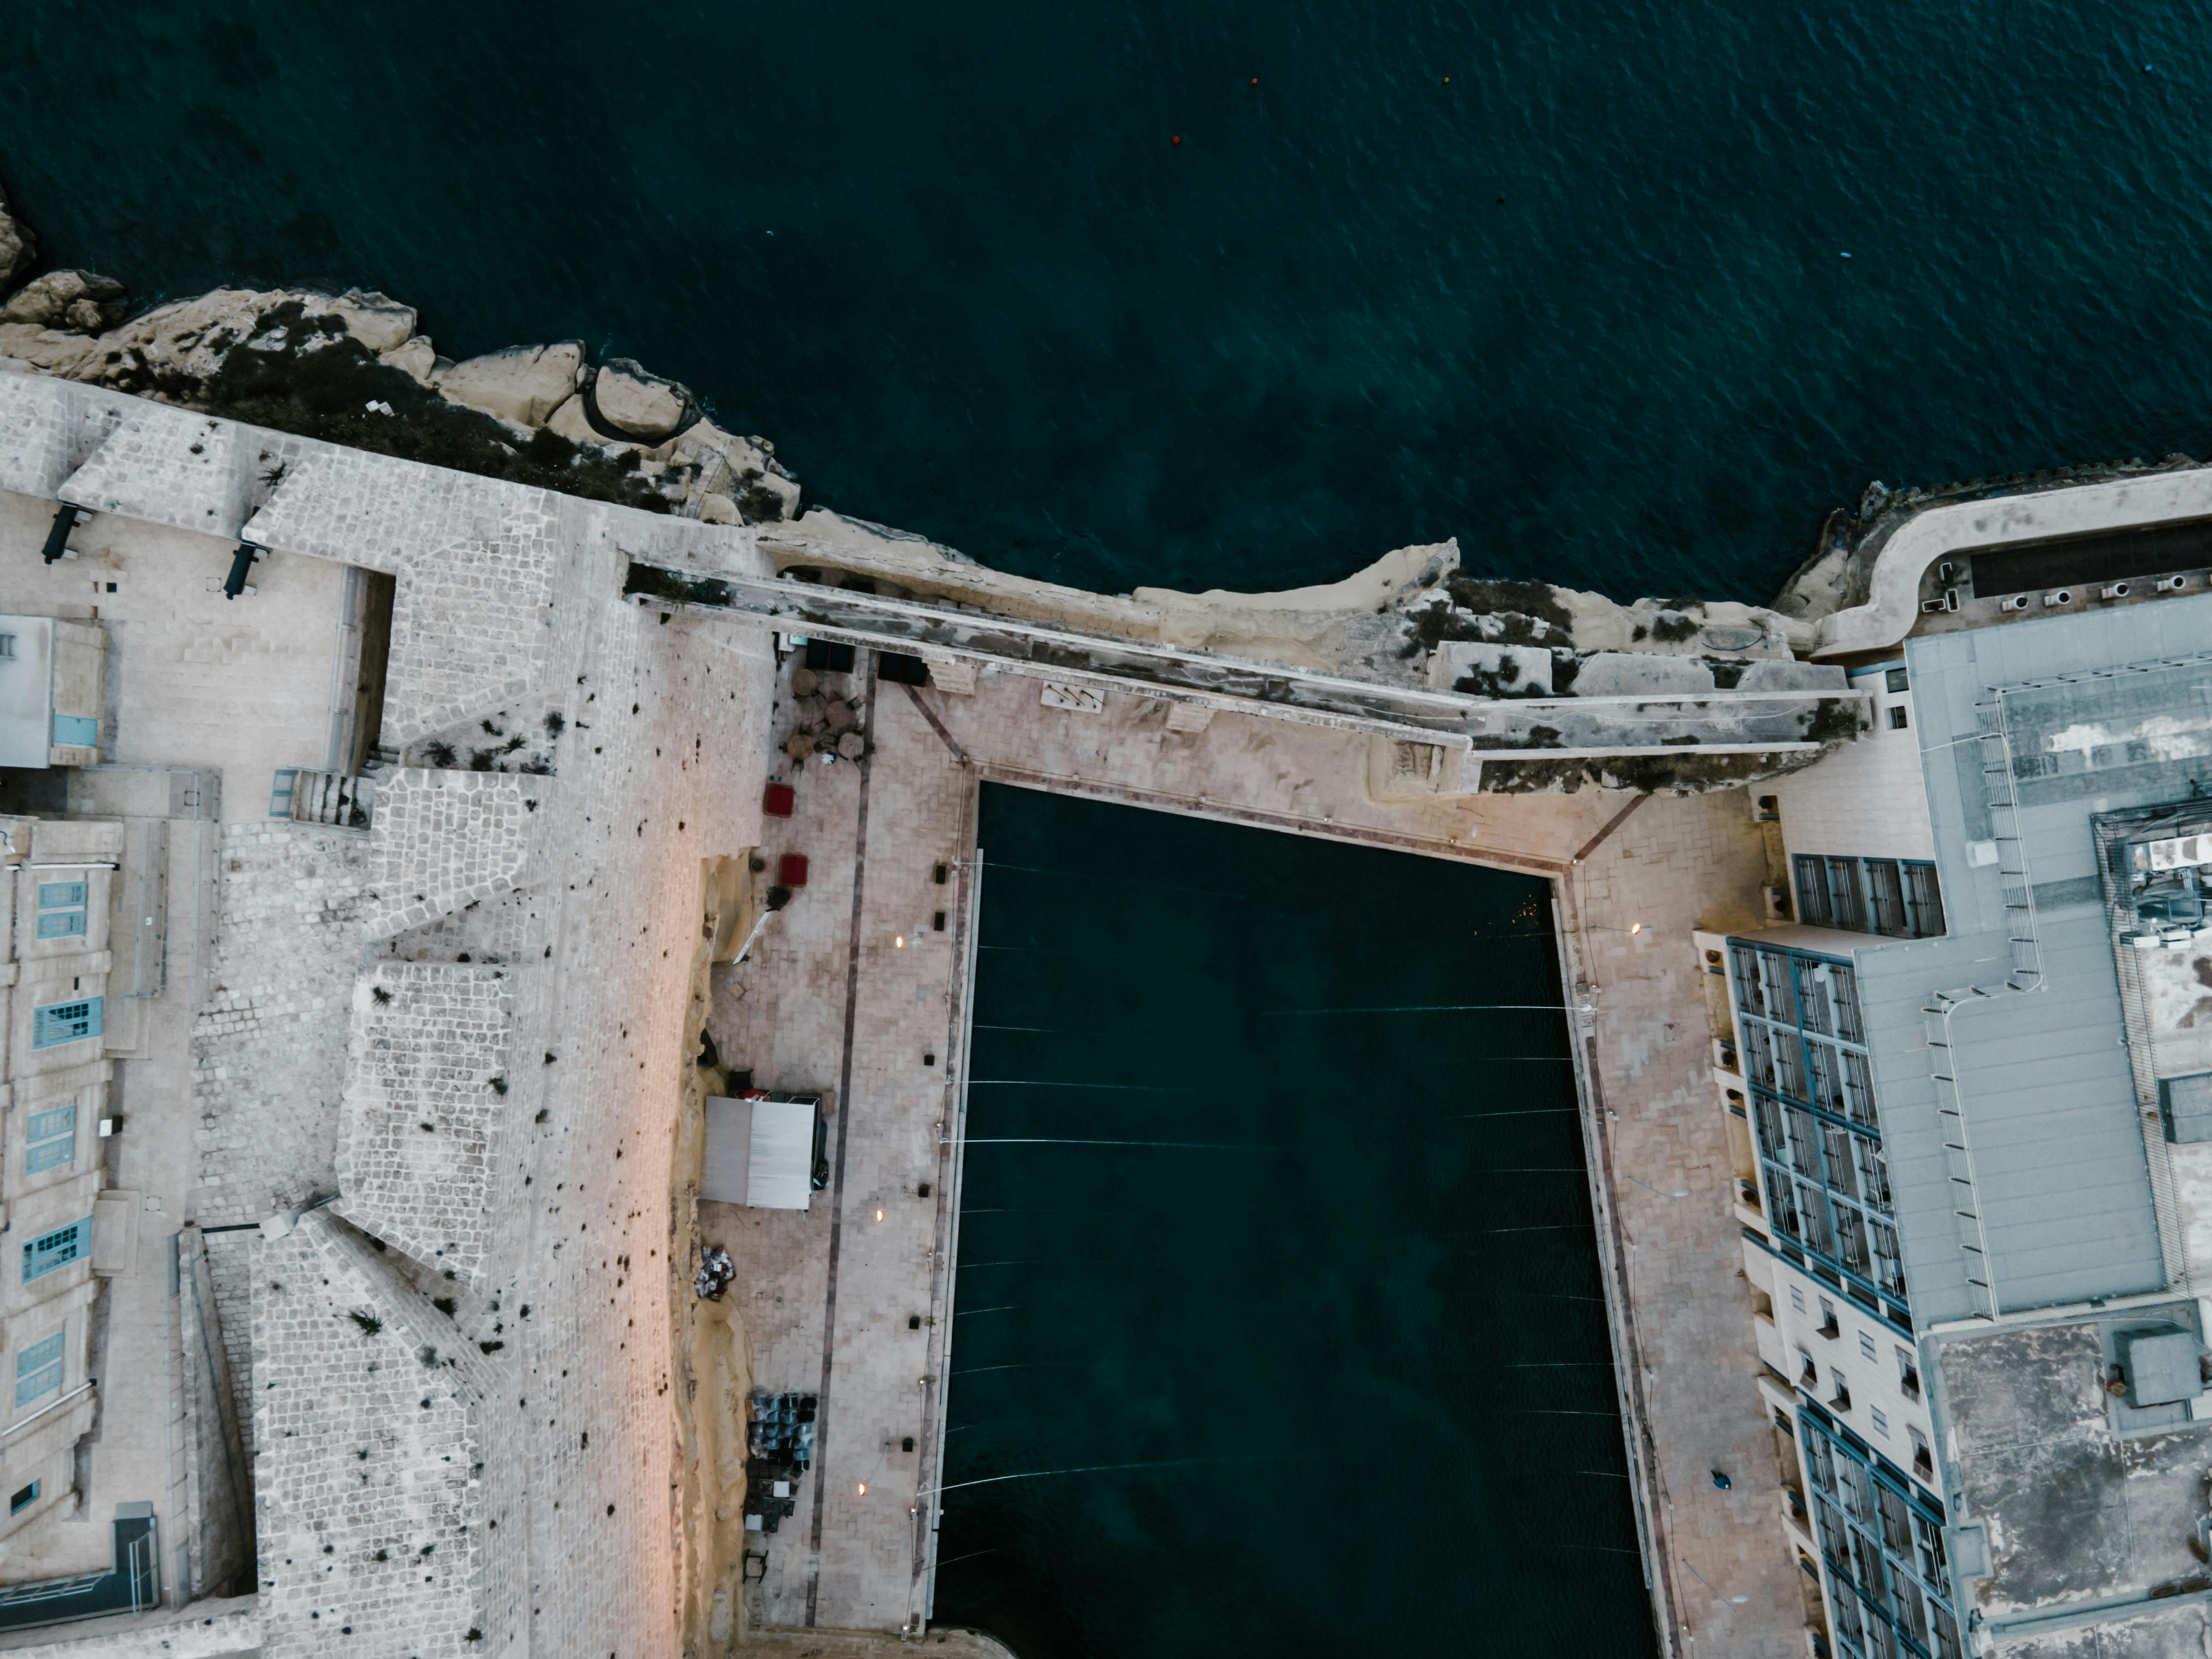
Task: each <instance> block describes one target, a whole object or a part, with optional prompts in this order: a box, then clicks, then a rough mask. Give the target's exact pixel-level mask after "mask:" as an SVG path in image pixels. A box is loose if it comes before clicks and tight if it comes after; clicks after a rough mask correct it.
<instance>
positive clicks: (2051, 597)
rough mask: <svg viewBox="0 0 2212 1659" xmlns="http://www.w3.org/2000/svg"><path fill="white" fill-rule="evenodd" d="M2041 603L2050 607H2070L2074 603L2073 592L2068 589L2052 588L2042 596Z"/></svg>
mask: <svg viewBox="0 0 2212 1659" xmlns="http://www.w3.org/2000/svg"><path fill="white" fill-rule="evenodd" d="M2043 602H2044V604H2045V605H2071V604H2073V603H2074V590H2073V589H2072V588H2070V587H2054V588H2053V589H2051V592H2048V593H2045V595H2044V596H2043Z"/></svg>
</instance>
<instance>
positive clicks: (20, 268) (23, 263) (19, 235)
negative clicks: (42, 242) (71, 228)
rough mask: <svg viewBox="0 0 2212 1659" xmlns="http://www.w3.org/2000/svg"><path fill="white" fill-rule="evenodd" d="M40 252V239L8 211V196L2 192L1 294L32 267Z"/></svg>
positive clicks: (0, 240)
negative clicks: (32, 262)
mask: <svg viewBox="0 0 2212 1659" xmlns="http://www.w3.org/2000/svg"><path fill="white" fill-rule="evenodd" d="M38 253H39V243H38V239H37V238H36V237H34V236H33V235H32V234H31V231H30V227H29V226H27V225H26V224H24V223H22V222H21V221H20V220H18V219H17V218H16V217H15V216H14V215H13V214H11V213H9V211H8V197H6V195H5V194H0V294H5V293H6V292H7V291H8V289H9V287H10V286H11V285H13V283H15V279H16V278H17V277H19V276H21V275H22V274H23V273H24V272H25V271H27V270H29V269H30V268H31V261H32V260H33V259H34V258H37V257H38Z"/></svg>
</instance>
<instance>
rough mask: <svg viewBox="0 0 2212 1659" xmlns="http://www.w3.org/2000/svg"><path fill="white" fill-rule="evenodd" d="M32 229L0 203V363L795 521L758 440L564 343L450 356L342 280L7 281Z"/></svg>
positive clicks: (618, 492) (610, 489)
mask: <svg viewBox="0 0 2212 1659" xmlns="http://www.w3.org/2000/svg"><path fill="white" fill-rule="evenodd" d="M37 246H38V245H37V239H36V238H35V237H34V236H33V234H31V233H30V231H29V230H28V229H27V228H26V227H24V226H23V225H22V224H21V222H20V221H19V220H17V219H15V217H14V216H12V215H11V214H10V213H9V210H8V208H7V204H6V202H5V200H4V198H0V301H4V303H0V358H5V359H13V360H14V361H15V362H16V363H20V364H21V365H22V366H24V367H25V368H31V369H35V370H37V371H38V372H40V373H41V374H52V375H55V376H58V377H59V378H61V379H64V380H77V381H81V382H83V383H85V384H87V385H94V386H108V387H112V389H114V390H115V391H118V392H132V393H135V394H137V395H138V396H140V397H146V398H158V399H160V400H161V401H162V402H165V403H172V404H179V405H181V406H183V407H185V408H190V409H197V410H204V411H205V412H207V413H209V414H212V415H222V416H228V417H229V418H231V419H234V420H240V421H245V422H251V423H252V424H253V425H256V426H264V427H268V428H273V429H275V430H276V431H281V432H291V433H296V434H299V435H302V436H305V437H312V438H319V439H322V440H324V441H328V442H331V443H338V444H343V445H345V446H347V447H350V448H356V449H366V450H370V451H373V452H375V453H380V454H387V455H398V456H402V457H404V458H406V459H410V460H419V461H425V462H428V463H431V464H433V465H439V466H447V467H452V468H454V469H456V470H458V471H466V472H475V473H480V474H483V475H486V476H489V477H500V478H507V479H511V480H513V481H514V482H516V483H530V484H535V485H538V486H540V487H543V488H547V489H559V490H562V491H564V492H566V493H568V494H570V495H583V496H586V497H589V498H591V499H593V500H598V501H618V502H621V503H623V505H626V506H630V507H645V508H647V509H649V510H652V511H654V512H661V513H675V514H678V515H679V516H683V517H687V518H694V519H700V520H705V521H706V522H708V523H713V524H769V523H775V522H779V521H781V520H786V519H789V518H793V517H795V516H797V513H798V511H799V485H798V484H797V483H796V482H795V481H794V480H793V478H792V477H791V476H790V474H789V473H788V472H787V471H785V470H784V468H783V467H782V466H781V465H780V464H779V463H778V462H777V460H776V459H775V445H773V444H772V443H770V442H769V441H767V440H765V439H763V438H757V437H755V438H749V437H742V436H739V435H736V434H733V433H729V432H726V431H724V430H722V429H721V428H720V427H718V426H716V425H715V424H714V422H713V421H712V420H710V419H708V418H706V417H705V416H703V414H702V411H701V410H700V407H699V404H698V401H697V400H696V398H693V397H692V395H691V393H690V392H689V391H688V390H687V389H686V388H684V386H680V385H678V383H676V382H674V381H672V380H665V379H663V378H661V377H660V376H659V375H656V374H650V373H648V372H647V370H646V369H644V368H641V366H639V365H638V364H637V363H635V362H631V361H629V359H627V358H615V359H612V360H611V361H609V362H605V363H594V362H591V361H590V358H589V356H588V355H587V353H586V350H585V348H584V346H583V344H582V343H581V342H580V341H574V340H568V341H561V342H556V343H553V344H550V345H531V346H517V347H513V348H511V349H507V350H504V351H495V352H491V353H489V354H487V355H485V356H480V357H473V358H470V359H468V360H466V361H465V362H453V360H452V359H450V358H447V357H441V356H439V355H438V351H437V348H436V346H435V344H434V343H433V342H432V341H431V339H430V337H429V336H428V335H427V334H424V333H422V332H420V331H419V330H418V328H417V323H418V320H419V319H418V317H417V314H416V311H415V310H414V308H413V307H410V306H405V305H402V304H400V303H399V302H398V301H394V300H392V299H390V298H387V297H386V295H381V294H375V293H368V292H363V291H362V290H359V289H354V290H349V291H348V292H346V293H344V294H338V295H330V294H321V293H317V292H314V291H313V290H308V289H264V290H253V289H216V290H214V291H213V292H212V293H209V294H204V295H199V296H198V297H197V298H195V299H190V300H179V301H172V302H170V303H168V304H166V305H161V306H156V307H153V308H152V309H150V310H148V311H144V312H143V313H137V314H136V315H134V314H132V312H131V307H130V306H129V304H128V302H127V301H126V299H125V288H124V285H123V284H122V283H119V282H118V281H116V280H115V279H114V278H112V277H109V276H102V275H100V274H98V273H96V272H93V271H87V270H51V271H47V272H46V273H45V274H43V275H41V276H36V277H33V278H31V279H30V280H28V281H23V280H21V279H22V278H23V277H24V276H25V275H26V273H27V271H28V270H30V269H31V267H32V265H33V264H34V262H35V260H36V258H37Z"/></svg>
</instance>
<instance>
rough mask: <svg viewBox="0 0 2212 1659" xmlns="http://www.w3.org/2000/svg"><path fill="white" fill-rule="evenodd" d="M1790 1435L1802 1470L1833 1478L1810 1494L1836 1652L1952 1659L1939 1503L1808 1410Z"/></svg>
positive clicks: (1955, 1651) (1954, 1628) (1955, 1650)
mask: <svg viewBox="0 0 2212 1659" xmlns="http://www.w3.org/2000/svg"><path fill="white" fill-rule="evenodd" d="M1816 1413H1819V1414H1818V1416H1817V1417H1816ZM1884 1428H1885V1431H1886V1428H1887V1425H1884ZM1798 1431H1799V1439H1800V1443H1801V1444H1802V1447H1803V1450H1804V1455H1805V1462H1806V1466H1807V1468H1808V1469H1813V1468H1832V1470H1833V1474H1834V1478H1833V1480H1832V1481H1822V1480H1818V1479H1816V1480H1814V1483H1813V1488H1814V1489H1813V1492H1811V1494H1810V1496H1811V1498H1812V1502H1813V1508H1814V1519H1815V1522H1816V1525H1815V1527H1814V1530H1815V1532H1816V1533H1817V1534H1819V1537H1820V1554H1821V1558H1822V1560H1823V1562H1824V1564H1825V1565H1826V1568H1827V1571H1828V1590H1829V1595H1830V1600H1831V1601H1832V1604H1833V1606H1834V1607H1835V1610H1836V1621H1835V1626H1836V1627H1835V1634H1836V1635H1837V1636H1838V1638H1840V1645H1841V1647H1842V1649H1843V1651H1844V1652H1845V1653H1848V1654H1850V1655H1851V1656H1852V1659H1875V1656H1883V1659H1891V1656H1896V1659H1960V1644H1959V1623H1958V1612H1957V1609H1956V1608H1955V1607H1953V1606H1952V1605H1951V1600H1950V1597H1951V1578H1950V1572H1949V1570H1948V1566H1947V1565H1946V1564H1945V1561H1944V1557H1943V1518H1944V1517H1943V1510H1942V1505H1941V1504H1938V1503H1937V1502H1936V1500H1935V1499H1934V1498H1932V1497H1930V1496H1929V1494H1928V1493H1927V1492H1923V1491H1920V1490H1918V1489H1917V1488H1916V1487H1914V1486H1912V1485H1911V1482H1909V1481H1908V1480H1905V1478H1904V1477H1903V1476H1902V1475H1900V1474H1898V1472H1897V1471H1896V1470H1895V1469H1894V1468H1892V1467H1891V1466H1890V1465H1889V1464H1888V1463H1887V1462H1886V1461H1885V1460H1884V1459H1883V1458H1882V1457H1881V1455H1879V1454H1877V1453H1875V1452H1874V1451H1873V1450H1872V1449H1869V1447H1868V1446H1867V1445H1866V1444H1865V1443H1863V1442H1862V1441H1860V1440H1859V1439H1858V1438H1857V1437H1856V1436H1855V1435H1853V1434H1851V1433H1850V1431H1848V1430H1846V1429H1844V1427H1843V1426H1842V1425H1840V1424H1838V1423H1836V1422H1834V1421H1833V1420H1832V1419H1828V1418H1827V1417H1826V1413H1822V1412H1820V1408H1819V1407H1813V1406H1808V1407H1804V1408H1803V1409H1802V1410H1801V1411H1800V1413H1799V1414H1798Z"/></svg>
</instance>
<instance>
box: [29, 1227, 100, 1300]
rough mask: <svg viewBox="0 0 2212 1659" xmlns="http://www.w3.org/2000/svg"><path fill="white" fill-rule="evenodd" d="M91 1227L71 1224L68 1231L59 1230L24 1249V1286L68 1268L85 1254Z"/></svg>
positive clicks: (39, 1238) (35, 1240)
mask: <svg viewBox="0 0 2212 1659" xmlns="http://www.w3.org/2000/svg"><path fill="white" fill-rule="evenodd" d="M91 1233H92V1223H91V1222H89V1221H72V1222H70V1225H68V1226H66V1227H57V1228H55V1229H54V1230H53V1231H52V1232H50V1233H41V1234H40V1235H39V1237H36V1238H34V1239H32V1240H30V1241H29V1242H28V1243H26V1244H25V1245H24V1246H23V1283H25V1284H26V1285H27V1284H29V1283H30V1282H31V1281H32V1280H33V1279H44V1278H45V1277H46V1275H47V1274H48V1273H52V1272H54V1271H55V1270H56V1269H57V1268H60V1267H68V1266H69V1264H70V1262H72V1261H76V1259H77V1258H78V1257H79V1256H81V1255H83V1254H84V1247H85V1242H86V1240H87V1239H88V1238H89V1237H91Z"/></svg>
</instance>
